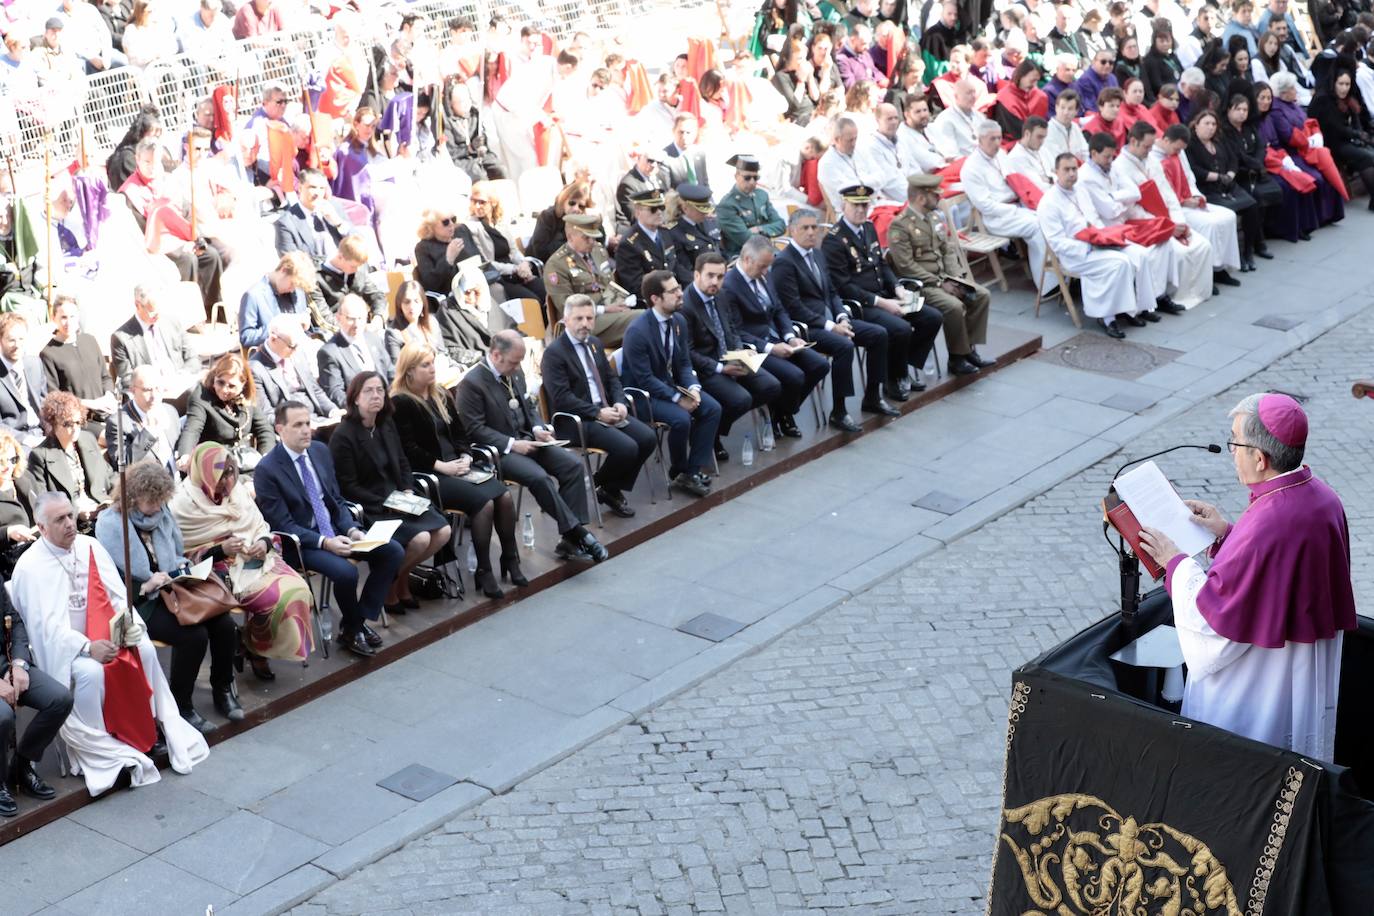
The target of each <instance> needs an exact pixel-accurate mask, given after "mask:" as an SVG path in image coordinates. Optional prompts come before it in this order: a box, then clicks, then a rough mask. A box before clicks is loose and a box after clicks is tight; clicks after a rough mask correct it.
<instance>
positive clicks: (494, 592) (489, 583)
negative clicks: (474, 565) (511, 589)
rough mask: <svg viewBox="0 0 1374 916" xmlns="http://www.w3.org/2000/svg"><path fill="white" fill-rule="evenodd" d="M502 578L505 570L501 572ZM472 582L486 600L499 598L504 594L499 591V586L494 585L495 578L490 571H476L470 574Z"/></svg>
mask: <svg viewBox="0 0 1374 916" xmlns="http://www.w3.org/2000/svg"><path fill="white" fill-rule="evenodd" d="M501 573H502V578H504V577H505V569H504V568H503V569H502V570H501ZM472 582H473V584H474V585H476V586H477V590H478V591H480V592H481V593H482V594H484V595H486V596H487V597H488V598H500V597H502V596H503V595H505V594H506V593H505V592H503V591H501V586H499V585H497V584H496V576H495V575H493V574H492V571H491V570H490V569H478V570H475V571H474V572H473V574H472Z"/></svg>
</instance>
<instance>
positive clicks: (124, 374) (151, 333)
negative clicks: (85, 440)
mask: <svg viewBox="0 0 1374 916" xmlns="http://www.w3.org/2000/svg"><path fill="white" fill-rule="evenodd" d="M160 295H161V292H160V291H159V290H158V289H157V288H156V287H153V286H147V285H144V284H139V285H138V286H135V287H134V317H132V318H130V319H129V320H128V321H126V322H124V323H123V324H121V325H120V326H119V327H118V328H116V329H115V332H114V333H113V334H111V335H110V372H111V374H113V375H114V377H115V381H116V382H118V383H119V384H120V385H123V386H124V387H126V388H127V387H128V385H129V379H130V378H131V377H132V376H133V372H134V367H135V366H142V365H145V364H147V365H151V366H154V367H155V368H157V370H158V372H159V373H161V378H162V390H163V391H165V392H167V393H168V394H172V395H176V394H181V393H182V392H183V391H187V390H188V389H190V388H191V387H192V386H194V385H195V384H196V383H197V382H199V381H200V357H199V356H198V355H197V354H196V351H195V349H194V348H192V346H191V341H190V340H189V339H188V338H187V335H186V332H185V331H184V330H182V328H181V326H180V325H179V324H177V323H176V321H174V320H173V319H171V318H169V317H164V316H163V315H162V309H161V305H160V304H159V303H158V301H157V300H158V297H159V296H160Z"/></svg>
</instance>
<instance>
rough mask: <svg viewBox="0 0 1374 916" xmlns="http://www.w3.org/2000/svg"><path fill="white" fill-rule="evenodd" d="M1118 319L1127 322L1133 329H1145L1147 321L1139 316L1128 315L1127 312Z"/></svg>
mask: <svg viewBox="0 0 1374 916" xmlns="http://www.w3.org/2000/svg"><path fill="white" fill-rule="evenodd" d="M1117 317H1118V318H1120V319H1121V320H1122V321H1124V322H1126V323H1127V324H1129V325H1130V326H1131V327H1133V328H1143V327H1145V319H1144V318H1141V317H1139V316H1137V315H1128V314H1126V313H1125V312H1122V313H1121V314H1120V315H1118V316H1117Z"/></svg>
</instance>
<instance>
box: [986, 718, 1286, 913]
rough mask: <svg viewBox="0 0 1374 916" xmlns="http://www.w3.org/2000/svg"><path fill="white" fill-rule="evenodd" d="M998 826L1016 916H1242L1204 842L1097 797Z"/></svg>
mask: <svg viewBox="0 0 1374 916" xmlns="http://www.w3.org/2000/svg"><path fill="white" fill-rule="evenodd" d="M1013 706H1014V703H1013ZM1013 729H1014V723H1013V725H1012V726H1011V727H1009V728H1008V733H1009V734H1008V738H1009V739H1010V733H1011V731H1012V730H1013ZM1285 823H1286V821H1285ZM1002 826H1003V832H1002V840H1003V841H1004V842H1005V843H1006V845H1007V848H1008V850H1009V852H1010V853H1011V856H1012V858H1013V859H1014V860H1015V861H1016V864H1017V867H1018V868H1019V869H1020V872H1021V879H1022V881H1023V882H1024V884H1025V891H1026V894H1027V896H1028V897H1029V898H1030V902H1031V903H1032V904H1034V906H1035V907H1036V908H1035V909H1028V910H1026V911H1024V913H1023V914H1022V916H1047V914H1049V913H1053V914H1056V916H1079V914H1082V916H1222V914H1225V916H1241V908H1240V903H1239V901H1238V900H1237V898H1236V892H1235V890H1234V889H1233V888H1232V886H1231V881H1230V879H1229V878H1228V877H1227V875H1226V869H1225V867H1224V866H1223V865H1222V863H1221V862H1219V861H1217V858H1216V856H1214V855H1213V854H1212V851H1211V850H1210V849H1208V848H1207V846H1206V844H1204V843H1203V842H1202V841H1201V840H1199V839H1197V838H1196V837H1192V836H1189V835H1188V834H1186V833H1183V832H1181V831H1178V830H1175V829H1174V828H1172V827H1170V826H1169V825H1168V824H1139V823H1137V822H1136V819H1135V818H1134V817H1130V816H1126V817H1123V816H1122V815H1121V814H1119V813H1117V812H1116V811H1115V810H1114V809H1113V808H1112V807H1111V806H1110V805H1108V804H1107V803H1106V802H1104V801H1102V800H1101V799H1100V798H1095V797H1093V796H1091V795H1078V794H1066V795H1051V796H1049V797H1048V798H1042V799H1040V800H1039V801H1035V802H1031V803H1030V804H1029V805H1023V806H1022V807H1020V808H1012V809H1009V810H1007V811H1004V812H1003V813H1002ZM1016 828H1020V829H1019V830H1018V829H1016ZM1013 834H1018V836H1016V837H1014V836H1013ZM1252 894H1253V891H1252Z"/></svg>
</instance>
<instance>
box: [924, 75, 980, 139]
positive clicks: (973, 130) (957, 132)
mask: <svg viewBox="0 0 1374 916" xmlns="http://www.w3.org/2000/svg"><path fill="white" fill-rule="evenodd" d="M986 92H987V87H986V86H985V85H983V82H982V80H977V79H972V78H970V77H967V76H966V77H964V78H963V79H961V80H959V82H957V83H955V84H954V104H953V105H951V106H949V107H948V108H946V109H945V110H944V111H942V112H940V114H939V115H938V116H937V117H936V118H935V121H934V123H933V124H931V126H930V133H931V137H932V139H934V141H935V148H936V149H938V150H939V151H940V152H941V153H943V154H944V155H945V156H947V157H949V158H951V159H957V158H959V157H960V156H967V155H969V154H970V153H972V152H973V151H974V150H975V149H977V148H978V128H979V127H980V126H982V125H983V124H985V123H987V121H988V119H987V118H986V117H984V116H983V115H982V113H980V112H978V111H975V110H974V108H973V103H974V102H975V101H977V100H978V97H979V96H980V95H983V94H984V93H986Z"/></svg>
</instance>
